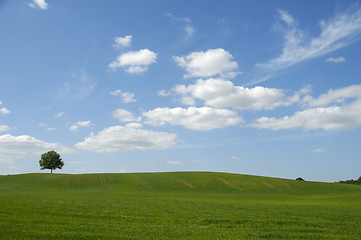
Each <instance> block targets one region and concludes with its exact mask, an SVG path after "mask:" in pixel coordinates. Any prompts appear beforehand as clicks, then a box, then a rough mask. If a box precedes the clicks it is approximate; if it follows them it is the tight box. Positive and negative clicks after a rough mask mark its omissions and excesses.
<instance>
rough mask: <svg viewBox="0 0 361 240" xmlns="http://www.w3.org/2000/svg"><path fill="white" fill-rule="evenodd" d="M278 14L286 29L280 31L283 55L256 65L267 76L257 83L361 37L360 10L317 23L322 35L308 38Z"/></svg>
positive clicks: (282, 13)
mask: <svg viewBox="0 0 361 240" xmlns="http://www.w3.org/2000/svg"><path fill="white" fill-rule="evenodd" d="M278 13H279V14H280V19H281V20H282V21H283V22H285V23H286V25H287V26H286V28H285V29H283V33H284V39H285V41H284V44H283V49H282V53H281V54H280V55H279V56H278V57H276V58H273V59H271V60H269V61H267V62H265V63H260V64H256V67H258V68H259V69H263V70H265V71H268V72H269V74H268V75H267V76H266V77H264V78H263V79H261V80H259V81H264V80H267V79H268V78H270V77H272V75H273V74H275V73H276V72H277V71H279V70H282V69H285V68H288V67H291V66H293V65H295V64H298V63H300V62H304V61H307V60H310V59H313V58H316V57H320V56H322V55H325V54H327V53H330V52H333V51H335V50H338V49H341V48H343V47H346V46H348V45H350V44H351V43H353V42H355V41H356V40H359V39H360V37H361V10H359V9H357V11H348V12H343V13H339V14H338V15H336V16H335V17H334V18H332V19H330V20H328V21H325V20H322V21H320V22H319V26H320V29H321V31H320V34H319V35H318V36H316V37H307V33H306V32H307V31H303V30H301V29H299V28H298V27H297V24H296V21H295V20H294V18H293V17H292V16H291V15H290V14H289V13H287V12H286V11H283V10H279V11H278ZM278 29H280V27H279V28H278ZM341 61H342V60H341Z"/></svg>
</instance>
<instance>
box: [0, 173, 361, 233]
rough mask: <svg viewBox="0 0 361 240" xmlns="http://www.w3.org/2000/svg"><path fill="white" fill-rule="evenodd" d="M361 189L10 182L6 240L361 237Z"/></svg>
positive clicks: (63, 179) (76, 179)
mask: <svg viewBox="0 0 361 240" xmlns="http://www.w3.org/2000/svg"><path fill="white" fill-rule="evenodd" d="M360 200H361V187H360V186H353V185H341V184H334V183H315V182H300V181H293V180H285V179H276V178H267V177H256V176H247V175H238V174H227V173H204V172H198V173H189V172H177V173H139V174H138V173H137V174H135V173H134V174H86V175H65V174H64V175H63V174H53V175H50V174H24V175H16V176H0V206H1V208H0V236H2V237H0V238H1V239H43V238H48V239H100V238H102V239H119V238H120V237H121V239H210V238H213V239H222V238H223V239H359V236H361V230H360V229H361V221H360V219H361V203H360Z"/></svg>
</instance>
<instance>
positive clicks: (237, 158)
mask: <svg viewBox="0 0 361 240" xmlns="http://www.w3.org/2000/svg"><path fill="white" fill-rule="evenodd" d="M232 159H233V160H237V161H239V160H241V158H240V157H237V156H233V157H232Z"/></svg>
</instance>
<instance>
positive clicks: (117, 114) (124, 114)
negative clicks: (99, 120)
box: [113, 108, 141, 122]
mask: <svg viewBox="0 0 361 240" xmlns="http://www.w3.org/2000/svg"><path fill="white" fill-rule="evenodd" d="M113 118H116V119H118V121H119V122H139V121H140V120H141V118H139V117H136V116H135V115H134V114H133V113H131V112H129V111H128V110H125V109H122V108H118V109H116V110H114V111H113Z"/></svg>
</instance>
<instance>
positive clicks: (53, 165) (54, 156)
mask: <svg viewBox="0 0 361 240" xmlns="http://www.w3.org/2000/svg"><path fill="white" fill-rule="evenodd" d="M39 164H40V167H41V168H40V169H41V170H44V169H50V170H51V173H53V170H55V169H57V168H59V169H61V168H62V167H63V166H64V162H63V161H62V159H61V157H60V155H59V153H57V152H55V151H49V152H47V153H43V154H41V159H40V160H39Z"/></svg>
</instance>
